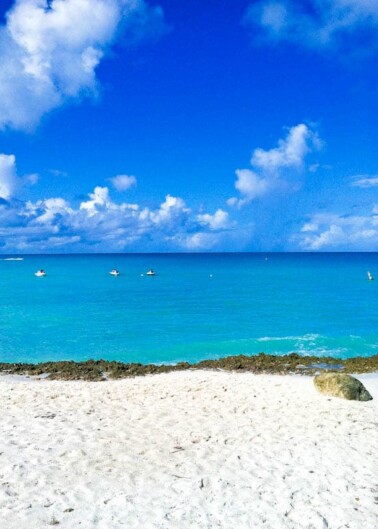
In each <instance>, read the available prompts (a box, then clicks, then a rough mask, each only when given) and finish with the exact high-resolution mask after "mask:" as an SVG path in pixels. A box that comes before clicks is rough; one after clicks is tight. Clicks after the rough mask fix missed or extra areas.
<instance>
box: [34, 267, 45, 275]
mask: <svg viewBox="0 0 378 529" xmlns="http://www.w3.org/2000/svg"><path fill="white" fill-rule="evenodd" d="M34 275H35V276H37V277H44V276H45V275H46V272H45V271H44V270H42V269H41V270H38V271H37V272H36V273H35V274H34Z"/></svg>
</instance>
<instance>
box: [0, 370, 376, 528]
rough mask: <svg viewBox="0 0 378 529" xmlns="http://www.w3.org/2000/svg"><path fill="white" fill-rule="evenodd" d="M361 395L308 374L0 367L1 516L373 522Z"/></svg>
mask: <svg viewBox="0 0 378 529" xmlns="http://www.w3.org/2000/svg"><path fill="white" fill-rule="evenodd" d="M359 378H360V380H362V381H363V382H364V383H365V384H366V387H367V388H368V389H369V391H370V392H371V393H372V394H373V396H374V397H375V398H374V400H373V401H371V402H354V401H346V400H342V399H336V398H329V397H325V396H323V395H320V394H319V393H317V391H316V389H315V388H314V386H313V382H312V378H311V377H305V376H303V377H300V376H278V375H275V376H273V375H253V374H250V373H225V372H214V371H184V372H174V373H168V374H162V375H155V376H146V377H137V378H133V379H124V380H119V381H109V382H93V383H92V382H62V381H48V380H41V381H34V380H33V381H31V380H26V379H25V378H22V377H19V378H17V377H6V376H3V377H1V378H0V396H1V403H2V415H1V422H0V425H1V435H0V458H1V459H0V461H1V467H0V520H1V522H0V524H1V528H2V529H42V528H44V527H50V526H53V525H56V526H58V527H61V528H62V529H73V528H79V527H80V528H81V529H91V528H96V529H97V528H98V529H118V528H127V529H134V528H135V529H136V528H138V529H142V528H146V529H184V528H185V529H200V528H201V529H210V528H211V529H212V528H222V529H226V528H227V529H229V528H237V529H247V528H248V529H251V528H253V529H260V528H265V529H276V528H277V529H279V528H303V529H304V528H306V529H327V528H328V529H344V528H345V529H365V528H366V529H373V528H374V527H377V525H376V524H377V520H378V479H377V475H378V456H377V446H378V428H377V425H378V418H377V414H376V403H377V397H378V391H377V388H378V385H377V375H375V374H373V375H363V376H359Z"/></svg>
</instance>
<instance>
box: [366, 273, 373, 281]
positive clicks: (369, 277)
mask: <svg viewBox="0 0 378 529" xmlns="http://www.w3.org/2000/svg"><path fill="white" fill-rule="evenodd" d="M367 276H368V280H369V281H374V277H373V276H372V275H371V273H370V272H368V273H367Z"/></svg>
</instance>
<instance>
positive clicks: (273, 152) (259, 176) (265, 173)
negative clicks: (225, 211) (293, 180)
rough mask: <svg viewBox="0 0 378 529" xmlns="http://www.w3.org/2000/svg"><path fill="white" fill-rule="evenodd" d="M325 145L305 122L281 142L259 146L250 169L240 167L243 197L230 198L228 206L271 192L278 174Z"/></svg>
mask: <svg viewBox="0 0 378 529" xmlns="http://www.w3.org/2000/svg"><path fill="white" fill-rule="evenodd" d="M321 145H322V142H321V140H320V139H319V136H318V135H317V133H316V132H315V131H314V130H312V129H311V128H310V127H309V126H308V125H305V124H303V123H301V124H299V125H296V126H294V127H292V128H290V129H289V130H288V133H287V136H286V137H285V138H284V139H280V140H279V141H278V146H277V147H274V148H273V149H269V150H264V149H261V148H257V149H255V150H254V151H253V153H252V157H251V165H252V168H253V170H251V169H237V170H236V177H237V178H236V182H235V188H236V189H237V190H238V191H239V193H240V195H241V198H238V197H232V198H230V199H228V201H227V203H228V205H229V206H237V207H241V206H244V205H245V204H248V203H249V202H251V201H252V200H255V199H257V198H260V197H262V196H264V195H266V194H267V193H269V192H271V191H272V190H273V189H274V188H276V187H277V186H278V184H279V178H280V177H281V175H282V174H283V173H287V171H288V170H296V171H298V170H301V169H303V168H304V162H305V158H306V156H307V154H309V153H310V152H312V151H314V150H318V149H320V147H321Z"/></svg>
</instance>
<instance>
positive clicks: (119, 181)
mask: <svg viewBox="0 0 378 529" xmlns="http://www.w3.org/2000/svg"><path fill="white" fill-rule="evenodd" d="M110 181H111V183H112V184H113V186H114V187H115V189H116V190H117V191H127V189H130V187H134V186H136V185H137V179H136V178H135V176H132V175H131V176H129V175H126V174H120V175H118V176H114V177H113V178H110Z"/></svg>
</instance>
